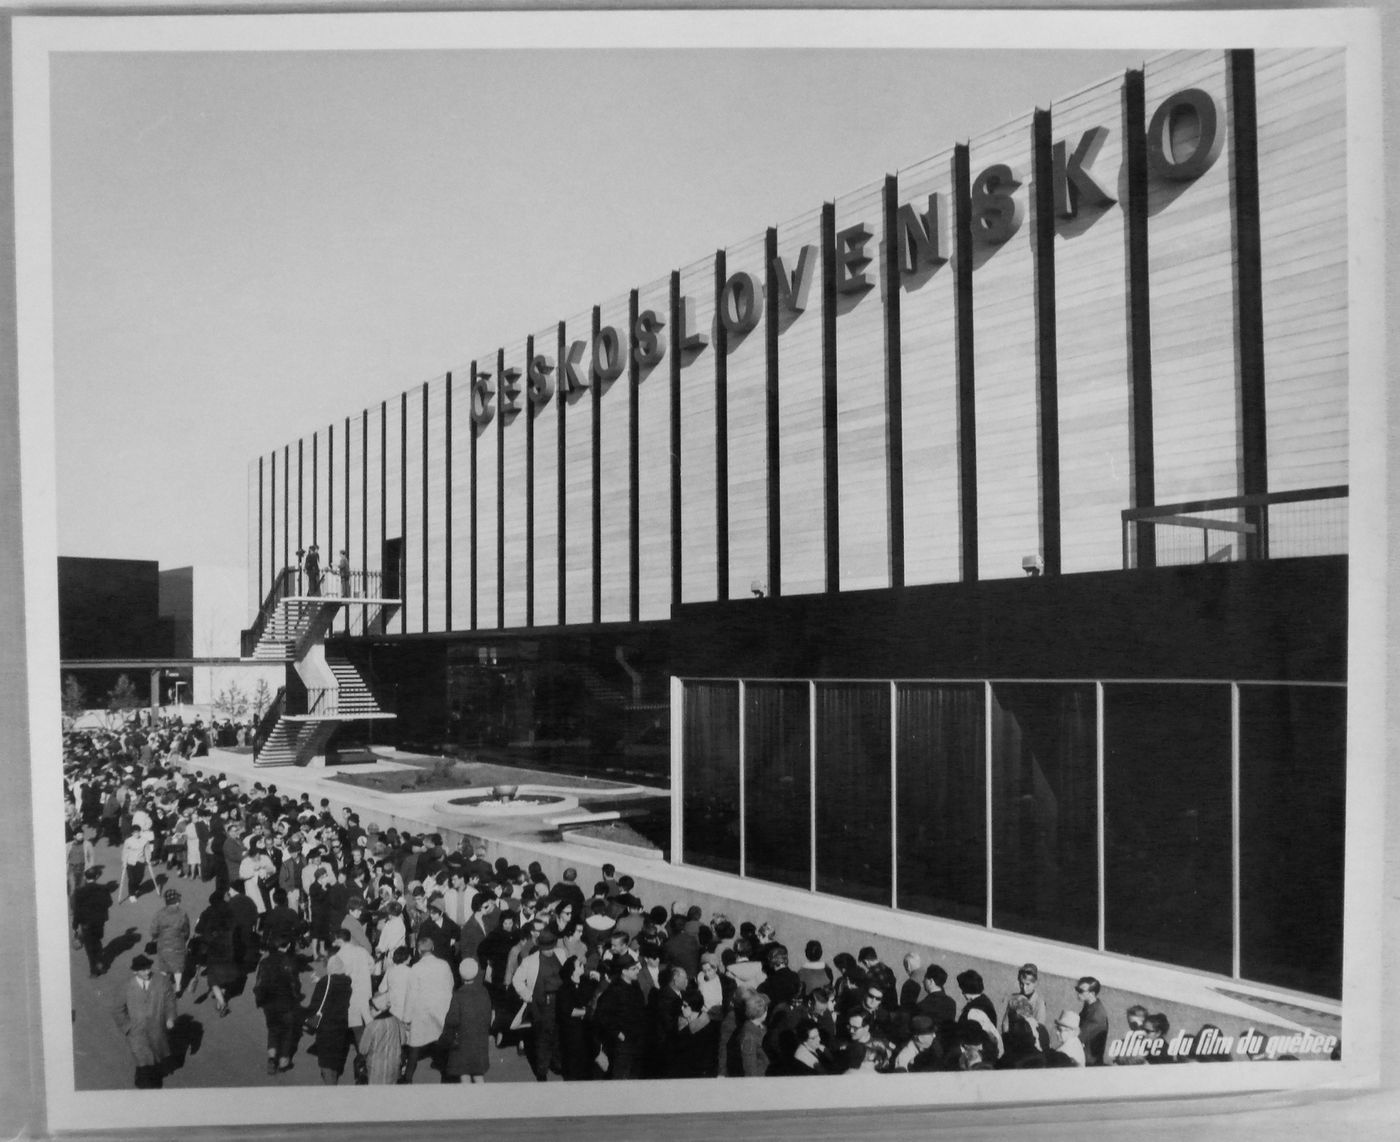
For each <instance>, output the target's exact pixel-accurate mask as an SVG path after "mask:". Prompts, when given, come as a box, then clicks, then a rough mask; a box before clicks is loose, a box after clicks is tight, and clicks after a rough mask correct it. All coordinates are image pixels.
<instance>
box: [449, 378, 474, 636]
mask: <svg viewBox="0 0 1400 1142" xmlns="http://www.w3.org/2000/svg"><path fill="white" fill-rule="evenodd" d="M471 409H472V391H471V365H470V362H466V361H464V362H462V364H461V365H460V366H459V367H457V368H455V369H453V370H452V605H451V607H450V611H451V613H450V615H449V616H448V617H449V623H448V629H449V630H471V629H472V599H473V594H474V592H475V590H476V584H475V583H474V582H473V580H472V550H473V540H474V536H473V534H472V503H473V497H474V494H475V493H474V491H473V483H474V481H473V479H472V419H471Z"/></svg>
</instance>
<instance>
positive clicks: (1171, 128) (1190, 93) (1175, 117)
mask: <svg viewBox="0 0 1400 1142" xmlns="http://www.w3.org/2000/svg"><path fill="white" fill-rule="evenodd" d="M1192 124H1194V126H1195V131H1194V133H1190V132H1189V127H1190V125H1192ZM1178 140H1180V142H1181V147H1180V148H1178V146H1177V141H1178ZM1221 142H1222V133H1221V131H1220V117H1219V115H1218V114H1217V112H1216V109H1215V100H1214V99H1212V98H1211V97H1210V95H1209V93H1207V92H1205V91H1202V90H1201V89H1200V88H1199V87H1188V88H1187V89H1186V90H1185V91H1178V92H1177V93H1176V94H1175V95H1169V96H1168V97H1167V98H1166V99H1164V100H1163V101H1162V104H1161V106H1159V107H1158V108H1157V110H1156V111H1155V112H1154V113H1153V115H1152V122H1151V124H1149V126H1148V128H1147V165H1148V167H1149V169H1151V171H1152V173H1153V174H1155V175H1157V176H1159V177H1160V178H1165V179H1171V180H1172V181H1173V182H1187V181H1190V180H1191V179H1193V178H1200V177H1201V175H1203V174H1205V173H1206V171H1208V170H1209V169H1210V168H1211V164H1213V163H1214V162H1215V160H1216V159H1217V158H1219V156H1220V145H1221ZM1188 146H1189V147H1190V150H1189V151H1188V152H1187V153H1186V154H1184V155H1181V156H1178V153H1177V152H1178V149H1181V150H1185V149H1186V148H1187V147H1188Z"/></svg>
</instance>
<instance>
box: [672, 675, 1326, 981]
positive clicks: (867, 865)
mask: <svg viewBox="0 0 1400 1142" xmlns="http://www.w3.org/2000/svg"><path fill="white" fill-rule="evenodd" d="M682 692H683V699H682V703H683V704H682V716H683V718H684V721H683V730H682V760H681V766H682V774H683V781H684V806H683V809H682V823H683V829H684V838H683V850H684V852H683V859H684V861H685V862H687V863H689V864H694V865H701V866H703V867H706V868H712V869H716V870H719V871H722V872H729V873H738V872H739V871H740V869H741V859H742V862H743V863H742V867H743V872H744V874H745V875H747V876H750V877H753V878H755V879H759V880H763V881H767V882H771V883H775V884H783V885H789V886H792V887H796V888H801V889H806V888H809V887H812V886H813V881H812V876H813V871H812V870H813V867H814V866H815V889H816V891H817V892H820V893H824V894H828V895H831V896H838V897H844V898H847V899H853V900H861V901H866V902H869V903H872V904H878V905H884V906H887V907H888V906H893V907H895V908H898V909H901V910H904V911H908V912H919V913H925V914H928V915H932V916H938V917H943V918H946V919H952V920H961V921H965V922H968V923H973V924H978V925H989V926H990V927H993V928H996V929H1000V930H1005V931H1012V932H1020V933H1024V934H1026V935H1029V936H1037V937H1043V938H1045V939H1053V940H1057V941H1063V942H1066V943H1072V944H1077V945H1080V946H1083V947H1090V948H1094V947H1099V946H1102V947H1103V948H1104V949H1105V950H1107V951H1109V952H1116V953H1122V954H1126V955H1131V956H1137V957H1141V958H1144V959H1148V960H1155V961H1159V962H1163V963H1170V964H1176V965H1179V966H1182V967H1189V968H1196V969H1200V970H1204V971H1210V972H1215V973H1218V974H1220V975H1223V976H1235V975H1238V977H1239V978H1242V979H1247V980H1254V981H1258V982H1261V983H1267V984H1274V985H1277V986H1281V987H1288V988H1294V989H1297V990H1299V991H1303V992H1307V993H1310V994H1314V995H1327V996H1334V997H1339V996H1340V994H1341V982H1342V980H1341V976H1342V967H1341V963H1342V925H1343V916H1342V902H1343V888H1344V863H1345V860H1344V857H1345V842H1346V834H1345V811H1346V804H1345V802H1346V761H1347V757H1346V704H1347V692H1346V688H1345V687H1344V686H1321V685H1313V686H1307V685H1287V684H1283V683H1256V682H1246V683H1238V684H1232V683H1229V682H1181V683H1176V682H1143V683H1137V682H1132V683H1129V682H1105V683H1103V684H1102V685H1101V686H1100V685H1096V684H1095V683H1092V682H1074V683H1063V682H1028V681H1027V682H993V683H990V684H988V683H986V682H961V681H960V682H932V681H930V682H898V683H891V682H888V681H886V682H866V681H859V682H810V681H806V680H803V681H787V680H784V681H773V680H769V681H763V682H748V683H745V684H744V685H743V689H742V702H743V717H742V719H741V717H740V701H741V689H740V683H739V682H738V681H737V680H734V681H728V680H726V681H711V682H687V683H685V684H684V686H683V687H682ZM1100 694H1102V708H1100V706H1099V695H1100ZM988 696H990V709H988V705H987V701H988ZM1236 701H1237V702H1238V705H1237V706H1236ZM891 702H893V710H892V709H891ZM892 713H893V715H894V718H893V725H892V724H891V722H892V719H891V714H892ZM1236 718H1238V721H1237V720H1236ZM1100 723H1101V724H1102V739H1101V740H1102V746H1101V747H1100V736H1099V734H1100ZM741 727H742V731H741ZM988 727H990V741H988V734H987V730H988ZM813 731H815V737H813ZM741 737H742V741H741ZM741 746H742V749H741ZM989 747H990V748H989ZM989 755H990V764H989ZM814 758H815V784H813V780H812V778H813V759H814ZM1236 772H1237V773H1238V795H1237V796H1236V795H1235V794H1234V793H1233V789H1234V777H1235V773H1236ZM989 773H990V778H991V788H990V798H989V797H988V786H987V779H988V775H989ZM741 781H742V789H741ZM1100 781H1101V782H1102V788H1101V789H1100ZM741 793H742V797H741ZM989 800H990V809H991V812H990V821H991V833H990V836H988V832H987V821H988V801H989ZM1100 806H1102V816H1100ZM741 812H742V821H741ZM741 824H742V830H741ZM1100 835H1101V836H1102V853H1103V856H1102V869H1100V858H1099V852H1100V849H1099V845H1100ZM1236 843H1238V851H1239V862H1238V867H1236V865H1235V859H1234V855H1233V854H1234V846H1235V844H1236ZM989 846H990V854H989V851H988V850H989ZM741 847H742V849H743V851H742V853H741ZM814 848H815V851H814ZM989 855H990V869H991V883H990V885H989V884H988V858H989ZM896 861H897V867H896V864H895V862H896ZM896 871H897V872H898V876H897V877H896V876H895V875H894V873H895V872H896ZM1100 883H1102V885H1103V891H1102V897H1100V891H1099V885H1100ZM1236 883H1238V890H1239V908H1238V915H1237V914H1236V911H1235V905H1234V900H1235V896H1234V892H1235V886H1236ZM989 888H990V890H991V910H990V915H989V913H988V891H989ZM1100 916H1102V944H1100V939H1101V937H1100ZM1236 921H1238V928H1237V925H1236ZM1237 930H1238V941H1237V940H1236V931H1237Z"/></svg>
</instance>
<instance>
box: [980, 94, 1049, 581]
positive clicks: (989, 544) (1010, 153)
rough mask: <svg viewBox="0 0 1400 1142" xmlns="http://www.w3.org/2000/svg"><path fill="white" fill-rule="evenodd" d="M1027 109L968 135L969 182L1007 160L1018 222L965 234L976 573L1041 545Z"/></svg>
mask: <svg viewBox="0 0 1400 1142" xmlns="http://www.w3.org/2000/svg"><path fill="white" fill-rule="evenodd" d="M1031 157H1032V156H1031V116H1030V115H1025V116H1023V117H1021V118H1020V119H1017V120H1015V121H1014V122H1013V123H1010V124H1008V125H1007V126H1005V127H1003V128H1000V129H999V130H997V131H995V132H993V133H991V134H989V135H986V136H984V137H982V138H980V139H974V140H973V141H972V144H971V169H972V179H973V182H974V184H975V183H976V181H977V178H978V176H979V175H980V173H981V172H982V171H984V170H986V169H987V168H988V167H990V166H992V165H993V164H998V163H1001V164H1005V165H1006V166H1008V167H1010V169H1011V172H1012V175H1013V177H1014V178H1015V180H1016V181H1017V182H1018V183H1019V184H1020V185H1019V186H1018V187H1017V188H1016V189H1015V191H1014V196H1015V200H1016V202H1017V203H1018V205H1019V210H1020V216H1021V223H1020V226H1019V227H1018V228H1017V229H1016V231H1015V232H1014V233H1013V234H1012V235H1011V236H1010V238H1008V239H1007V240H1006V241H1005V242H1004V243H1002V244H1001V245H997V246H994V245H988V244H986V243H985V242H984V241H981V240H978V239H976V238H974V254H973V271H972V308H973V318H972V320H973V339H974V346H975V348H974V358H973V359H974V369H975V373H976V391H977V397H976V400H977V406H976V407H977V505H978V516H977V531H978V569H977V573H978V577H979V578H981V579H1006V578H1013V577H1016V576H1020V575H1022V574H1023V571H1022V570H1021V561H1022V559H1023V558H1024V557H1025V556H1027V555H1034V554H1037V553H1039V552H1040V551H1041V531H1040V471H1039V452H1040V448H1039V423H1038V417H1037V406H1038V395H1037V391H1036V312H1035V259H1034V257H1033V250H1034V240H1035V239H1034V236H1035V209H1034V205H1035V204H1034V201H1033V187H1032V183H1031Z"/></svg>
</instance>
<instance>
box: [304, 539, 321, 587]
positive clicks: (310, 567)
mask: <svg viewBox="0 0 1400 1142" xmlns="http://www.w3.org/2000/svg"><path fill="white" fill-rule="evenodd" d="M306 593H307V594H308V595H319V594H320V593H321V550H320V548H318V547H317V546H316V545H315V544H314V543H313V544H312V545H311V547H310V548H309V549H308V550H307V552H306Z"/></svg>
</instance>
